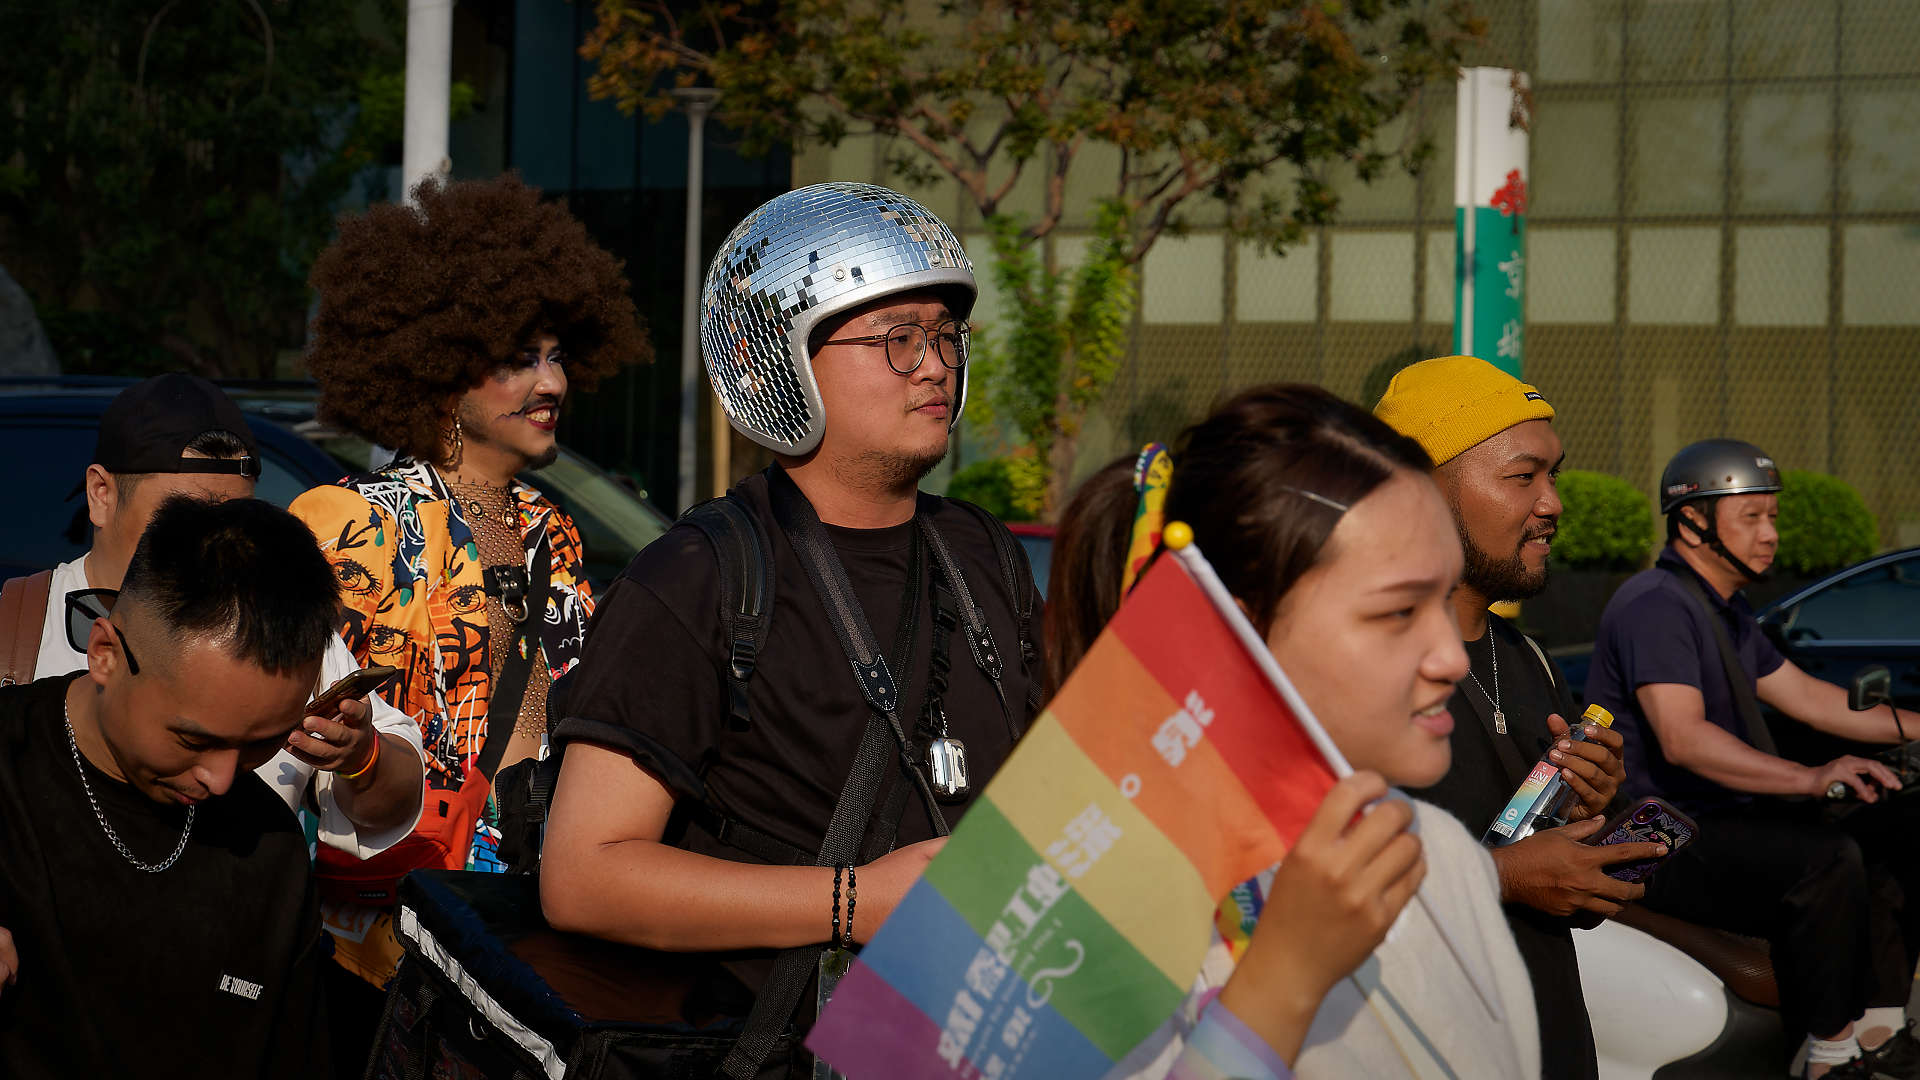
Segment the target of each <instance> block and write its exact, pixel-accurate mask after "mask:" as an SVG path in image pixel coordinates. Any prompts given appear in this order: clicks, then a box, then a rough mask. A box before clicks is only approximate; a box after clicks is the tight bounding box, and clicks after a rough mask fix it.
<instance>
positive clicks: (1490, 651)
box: [1467, 626, 1507, 735]
mask: <svg viewBox="0 0 1920 1080" xmlns="http://www.w3.org/2000/svg"><path fill="white" fill-rule="evenodd" d="M1487 655H1488V656H1489V657H1491V658H1492V659H1493V693H1491V694H1489V693H1487V686H1486V684H1485V683H1483V682H1481V681H1480V676H1478V675H1475V674H1474V673H1473V665H1472V664H1468V665H1467V677H1468V678H1471V679H1472V680H1473V685H1475V686H1478V687H1479V688H1480V695H1481V696H1482V697H1484V698H1486V699H1487V700H1488V701H1490V702H1492V703H1493V730H1495V731H1497V732H1499V733H1500V734H1502V735H1505V734H1506V733H1507V714H1506V713H1504V712H1501V711H1500V649H1499V647H1498V646H1497V645H1496V644H1495V643H1494V639H1493V627H1491V626H1489V627H1487Z"/></svg>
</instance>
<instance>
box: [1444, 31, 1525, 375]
mask: <svg viewBox="0 0 1920 1080" xmlns="http://www.w3.org/2000/svg"><path fill="white" fill-rule="evenodd" d="M1532 111H1533V109H1532V92H1531V90H1530V89H1529V83H1528V80H1527V76H1526V74H1525V73H1524V72H1519V71H1509V70H1508V69H1506V68H1484V67H1483V68H1466V69H1464V70H1462V71H1461V72H1460V97H1459V105H1458V111H1457V113H1456V115H1455V124H1454V134H1455V138H1456V140H1457V141H1456V144H1455V146H1456V150H1455V154H1454V167H1453V267H1454V270H1453V351H1454V352H1455V353H1457V354H1461V355H1465V356H1478V357H1480V358H1481V359H1483V360H1486V361H1488V362H1489V363H1492V364H1494V365H1495V366H1497V367H1500V368H1502V369H1504V370H1505V371H1507V372H1508V373H1509V374H1511V375H1513V376H1515V377H1516V378H1517V377H1519V375H1520V367H1521V357H1522V354H1523V353H1524V351H1525V349H1524V344H1525V338H1526V286H1527V221H1526V215H1527V140H1528V130H1529V128H1530V127H1531V126H1532Z"/></svg>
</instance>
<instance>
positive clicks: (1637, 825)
mask: <svg viewBox="0 0 1920 1080" xmlns="http://www.w3.org/2000/svg"><path fill="white" fill-rule="evenodd" d="M1699 831H1700V827H1699V826H1698V825H1695V824H1694V823H1693V819H1692V818H1690V817H1688V816H1687V815H1685V814H1683V813H1681V812H1680V811H1678V810H1676V809H1674V808H1673V806H1671V805H1669V804H1668V803H1667V801H1666V800H1664V799H1660V798H1657V797H1650V798H1645V799H1641V800H1640V801H1639V802H1637V803H1634V804H1633V805H1632V806H1629V807H1627V808H1626V809H1625V810H1623V811H1621V812H1620V813H1619V814H1616V815H1615V816H1614V818H1613V820H1612V821H1609V822H1607V824H1606V826H1605V827H1604V828H1602V829H1601V830H1600V831H1599V832H1597V833H1594V834H1593V837H1592V838H1591V839H1589V840H1588V841H1587V843H1589V844H1593V845H1595V846H1597V847H1605V846H1606V845H1608V844H1625V843H1631V842H1633V841H1637V840H1648V841H1652V842H1653V843H1656V844H1665V845H1667V853H1666V854H1665V855H1663V856H1661V857H1660V858H1658V859H1641V860H1639V861H1638V862H1628V863H1618V864H1615V865H1614V866H1611V867H1608V868H1607V871H1606V873H1607V876H1608V877H1610V878H1613V879H1615V880H1617V881H1624V882H1626V883H1627V884H1629V885H1637V884H1639V883H1640V882H1642V881H1645V880H1646V879H1647V878H1649V877H1651V876H1652V875H1653V872H1654V871H1655V870H1657V869H1659V867H1660V864H1661V863H1662V862H1665V861H1666V860H1667V859H1670V858H1672V857H1673V853H1674V852H1676V851H1679V850H1680V849H1681V848H1683V847H1685V846H1687V844H1689V843H1691V842H1692V840H1693V837H1694V834H1695V833H1697V832H1699Z"/></svg>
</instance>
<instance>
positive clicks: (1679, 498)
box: [1660, 439, 1780, 515]
mask: <svg viewBox="0 0 1920 1080" xmlns="http://www.w3.org/2000/svg"><path fill="white" fill-rule="evenodd" d="M1779 490H1780V470H1779V468H1778V467H1777V466H1775V465H1774V463H1773V459H1772V458H1770V457H1768V456H1767V452H1766V451H1764V450H1762V449H1760V448H1759V447H1757V446H1755V445H1753V444H1752V443H1749V442H1741V441H1740V440H1738V439H1706V440H1703V441H1701V442H1697V443H1694V444H1693V445H1691V446H1688V447H1686V448H1685V449H1683V450H1681V451H1680V452H1679V453H1677V454H1675V455H1673V460H1672V461H1669V462H1667V467H1666V470H1665V471H1663V472H1662V473H1661V474H1660V512H1661V513H1662V514H1667V515H1671V514H1672V513H1673V512H1674V511H1675V510H1678V509H1679V508H1680V507H1681V506H1683V505H1684V504H1686V503H1690V502H1695V501H1698V500H1700V499H1711V498H1717V497H1719V496H1722V495H1748V494H1753V493H1761V494H1765V493H1768V492H1777V491H1779Z"/></svg>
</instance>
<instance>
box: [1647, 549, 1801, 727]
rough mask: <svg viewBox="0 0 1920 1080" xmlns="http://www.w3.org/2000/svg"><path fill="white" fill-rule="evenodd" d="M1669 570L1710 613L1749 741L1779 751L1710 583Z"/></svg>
mask: <svg viewBox="0 0 1920 1080" xmlns="http://www.w3.org/2000/svg"><path fill="white" fill-rule="evenodd" d="M1669 572H1670V573H1671V574H1673V576H1674V578H1675V579H1676V580H1677V581H1679V582H1680V588H1681V589H1682V590H1684V591H1685V592H1686V593H1687V595H1689V596H1691V597H1693V602H1694V603H1695V604H1698V605H1699V607H1700V610H1701V612H1703V613H1704V614H1705V615H1706V617H1707V629H1708V630H1709V631H1710V632H1711V633H1712V634H1713V645H1714V649H1715V650H1716V651H1717V652H1718V653H1719V654H1720V667H1721V669H1722V671H1723V672H1724V673H1725V674H1726V677H1727V690H1728V692H1729V693H1731V694H1732V695H1733V711H1734V712H1736V713H1738V714H1739V715H1740V723H1741V726H1743V727H1745V728H1746V729H1747V741H1748V742H1749V743H1752V744H1753V748H1754V749H1756V750H1759V751H1761V752H1762V753H1767V754H1778V753H1779V752H1780V751H1779V747H1777V746H1776V745H1775V744H1774V741H1773V732H1771V731H1769V730H1767V721H1766V718H1765V717H1763V716H1761V715H1760V702H1759V701H1757V700H1756V699H1755V698H1754V694H1753V687H1752V686H1751V685H1749V684H1748V682H1747V669H1746V667H1745V666H1744V665H1742V664H1741V663H1740V654H1739V652H1738V651H1737V650H1735V649H1734V647H1733V638H1732V637H1730V636H1729V635H1728V634H1727V626H1726V623H1724V622H1722V621H1721V620H1720V612H1719V611H1718V610H1717V609H1716V607H1715V606H1714V603H1713V600H1712V599H1711V598H1709V597H1708V596H1707V587H1706V586H1705V585H1702V584H1700V579H1699V578H1697V577H1695V576H1694V574H1693V571H1691V570H1670V571H1669Z"/></svg>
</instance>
